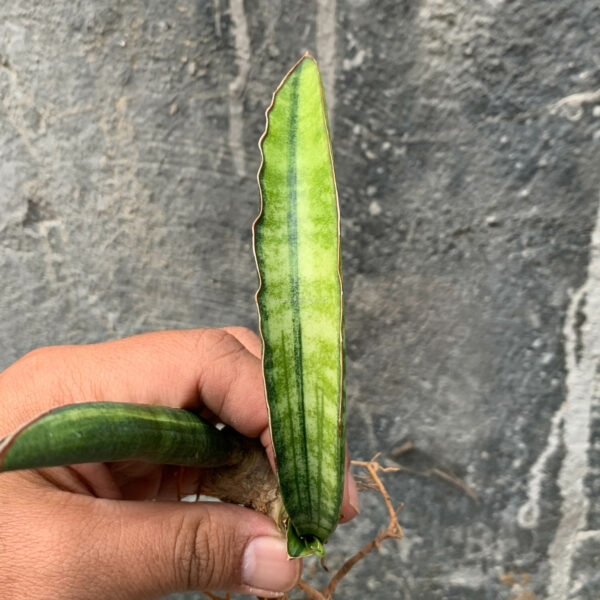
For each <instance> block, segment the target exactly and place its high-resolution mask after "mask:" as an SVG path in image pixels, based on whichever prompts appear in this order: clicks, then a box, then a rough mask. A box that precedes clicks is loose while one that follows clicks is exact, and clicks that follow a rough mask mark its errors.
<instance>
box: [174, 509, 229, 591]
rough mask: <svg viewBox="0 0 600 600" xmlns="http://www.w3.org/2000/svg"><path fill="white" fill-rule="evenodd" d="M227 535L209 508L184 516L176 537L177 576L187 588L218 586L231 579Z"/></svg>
mask: <svg viewBox="0 0 600 600" xmlns="http://www.w3.org/2000/svg"><path fill="white" fill-rule="evenodd" d="M226 538H227V536H226V535H225V534H224V532H223V530H222V528H220V527H219V526H218V524H217V523H216V521H215V520H214V518H213V517H212V516H211V515H210V512H209V511H205V512H204V514H203V515H202V516H201V517H200V518H199V519H198V518H197V516H196V517H194V518H193V519H191V518H184V519H182V521H181V524H180V526H179V528H178V533H177V539H176V548H175V556H176V564H177V566H178V569H179V573H178V574H177V577H178V579H179V581H181V582H182V584H183V585H184V586H185V587H186V589H188V590H193V589H198V588H201V587H206V588H219V587H221V586H223V585H225V584H226V583H227V581H228V573H229V568H230V561H229V560H228V556H227V555H228V553H227V552H226V549H227V540H226Z"/></svg>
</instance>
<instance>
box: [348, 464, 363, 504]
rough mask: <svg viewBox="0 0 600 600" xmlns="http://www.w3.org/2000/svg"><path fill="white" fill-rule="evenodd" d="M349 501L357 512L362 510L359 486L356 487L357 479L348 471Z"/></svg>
mask: <svg viewBox="0 0 600 600" xmlns="http://www.w3.org/2000/svg"><path fill="white" fill-rule="evenodd" d="M348 503H349V504H350V506H351V507H352V508H353V509H354V510H355V511H356V514H358V513H359V512H360V502H359V500H358V488H357V487H356V480H355V479H354V477H352V474H351V473H348Z"/></svg>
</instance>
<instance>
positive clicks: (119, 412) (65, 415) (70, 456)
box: [0, 402, 245, 472]
mask: <svg viewBox="0 0 600 600" xmlns="http://www.w3.org/2000/svg"><path fill="white" fill-rule="evenodd" d="M244 444H245V442H244V438H243V437H242V436H240V435H238V434H236V433H235V432H234V431H233V430H230V429H227V428H225V429H223V430H219V429H217V428H216V427H214V426H213V425H211V424H210V423H207V422H206V421H204V420H202V419H201V418H200V417H198V416H197V415H195V414H193V413H192V412H189V411H186V410H182V409H177V408H167V407H164V406H150V405H143V404H128V403H124V402H86V403H81V404H69V405H67V406H62V407H60V408H56V409H53V410H51V411H49V412H46V413H44V414H42V415H40V416H39V417H36V418H35V419H33V420H31V421H29V422H28V423H26V424H25V425H23V426H22V427H21V428H20V429H18V430H17V431H16V432H15V433H13V434H12V435H9V436H8V437H6V438H4V439H2V440H0V472H3V471H14V470H17V469H32V468H39V467H52V466H61V465H71V464H77V463H87V462H115V461H122V460H130V459H132V460H133V459H135V460H141V461H145V462H150V463H156V464H171V465H182V466H192V467H221V466H225V465H231V464H235V463H237V462H239V461H240V460H241V458H242V456H243V454H244V452H245V445H244Z"/></svg>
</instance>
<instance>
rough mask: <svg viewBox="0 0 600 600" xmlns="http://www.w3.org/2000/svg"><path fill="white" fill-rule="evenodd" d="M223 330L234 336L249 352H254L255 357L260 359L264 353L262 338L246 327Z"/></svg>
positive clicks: (225, 328)
mask: <svg viewBox="0 0 600 600" xmlns="http://www.w3.org/2000/svg"><path fill="white" fill-rule="evenodd" d="M223 329H224V330H225V331H226V332H227V333H230V334H231V335H233V336H234V337H235V338H236V339H237V340H238V341H239V342H240V343H242V344H243V345H244V346H246V348H247V349H248V351H250V352H252V354H254V356H256V357H257V358H260V356H261V352H262V343H261V341H260V338H259V337H258V336H257V335H256V334H255V333H254V331H252V330H251V329H248V328H246V327H223Z"/></svg>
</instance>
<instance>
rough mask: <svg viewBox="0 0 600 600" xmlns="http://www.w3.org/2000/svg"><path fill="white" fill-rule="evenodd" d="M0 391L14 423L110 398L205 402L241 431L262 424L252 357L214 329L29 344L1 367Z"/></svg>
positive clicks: (256, 362)
mask: <svg viewBox="0 0 600 600" xmlns="http://www.w3.org/2000/svg"><path fill="white" fill-rule="evenodd" d="M7 388H8V391H7ZM0 394H1V396H5V394H6V396H5V397H6V398H9V397H10V396H13V397H15V398H18V399H19V402H18V404H16V403H15V404H16V405H14V406H11V410H9V411H7V412H8V413H10V416H11V417H12V418H11V420H12V419H15V418H17V419H18V423H16V424H20V423H22V422H23V421H24V420H28V419H30V418H33V417H34V416H36V415H38V414H39V413H41V412H44V411H46V410H49V409H51V408H55V407H57V406H62V405H64V404H70V403H76V402H92V401H109V402H110V401H112V402H135V403H140V404H160V405H163V406H171V407H176V408H188V409H191V408H198V407H201V406H205V407H206V408H208V409H209V410H210V411H211V412H212V413H214V414H215V415H217V416H218V418H219V419H220V420H222V422H223V423H225V424H227V425H229V426H231V427H233V428H235V429H236V430H237V431H239V432H240V433H242V434H243V435H246V436H248V437H258V436H260V435H261V434H262V433H263V432H264V431H265V430H266V429H268V417H267V408H266V403H265V398H264V390H263V380H262V370H261V363H260V359H259V358H257V357H256V356H255V355H254V354H252V353H251V352H250V351H248V350H247V349H246V347H245V346H244V344H242V343H241V342H240V341H239V340H238V339H237V338H236V337H235V336H234V335H232V334H231V333H228V332H227V331H224V330H222V329H199V330H186V331H162V332H155V333H145V334H141V335H136V336H133V337H130V338H125V339H122V340H116V341H111V342H103V343H99V344H92V345H87V346H54V347H50V348H42V349H39V350H35V351H34V352H32V353H30V354H28V355H26V356H25V357H24V358H22V359H21V360H20V361H17V362H16V363H15V364H14V365H12V366H11V367H9V368H8V369H7V370H6V371H5V372H4V373H2V379H1V380H0ZM2 404H3V405H4V407H6V404H7V403H6V402H3V403H2ZM7 416H8V415H7ZM13 426H14V425H13Z"/></svg>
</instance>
